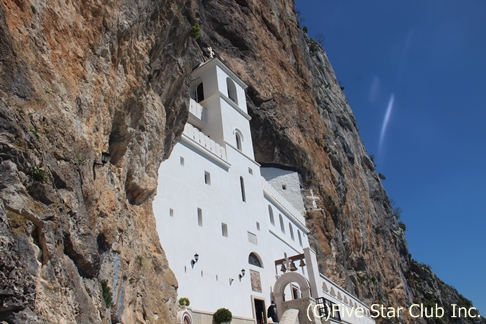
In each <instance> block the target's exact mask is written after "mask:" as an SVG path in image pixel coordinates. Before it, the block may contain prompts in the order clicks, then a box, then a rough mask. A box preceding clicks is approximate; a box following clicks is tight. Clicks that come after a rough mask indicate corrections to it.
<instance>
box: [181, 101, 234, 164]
mask: <svg viewBox="0 0 486 324" xmlns="http://www.w3.org/2000/svg"><path fill="white" fill-rule="evenodd" d="M191 100H192V99H191ZM184 134H185V135H186V136H187V137H189V138H190V139H192V140H193V141H194V142H196V143H197V144H199V145H200V146H202V147H204V148H205V149H206V150H208V151H209V152H211V153H213V154H214V155H216V156H217V157H219V158H220V159H223V160H224V161H227V159H226V150H225V148H224V147H222V146H221V145H219V144H218V143H216V142H215V141H213V140H212V139H211V138H209V136H207V135H206V134H204V133H203V132H201V131H200V130H199V129H197V128H196V127H194V126H192V125H191V124H189V123H187V124H186V126H185V127H184Z"/></svg>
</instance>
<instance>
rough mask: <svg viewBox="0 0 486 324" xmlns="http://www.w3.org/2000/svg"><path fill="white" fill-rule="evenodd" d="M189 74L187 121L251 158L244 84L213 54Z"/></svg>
mask: <svg viewBox="0 0 486 324" xmlns="http://www.w3.org/2000/svg"><path fill="white" fill-rule="evenodd" d="M192 76H193V78H194V79H193V81H192V83H191V86H190V93H191V109H190V111H191V114H190V118H189V122H190V123H191V124H193V125H194V126H196V127H197V128H199V130H200V131H202V132H203V133H204V134H206V135H208V136H209V137H210V138H211V139H212V140H214V141H215V142H216V143H218V144H219V145H221V146H222V147H225V148H226V147H227V146H228V145H229V146H231V147H233V148H235V149H236V150H238V151H240V152H241V153H243V154H244V155H246V156H247V157H249V158H250V159H252V160H253V159H254V154H253V145H252V142H251V133H250V123H249V121H250V119H251V117H250V116H249V115H248V111H247V107H246V97H245V89H246V88H247V86H246V84H244V83H243V81H241V79H240V78H238V77H237V76H236V75H235V74H234V73H233V72H231V71H230V70H229V69H228V68H227V67H226V66H225V65H224V64H223V63H222V62H221V61H220V60H218V59H217V58H215V59H212V60H211V61H208V62H206V63H205V64H204V65H202V66H200V67H198V68H197V69H196V70H194V72H193V73H192ZM199 111H200V112H199Z"/></svg>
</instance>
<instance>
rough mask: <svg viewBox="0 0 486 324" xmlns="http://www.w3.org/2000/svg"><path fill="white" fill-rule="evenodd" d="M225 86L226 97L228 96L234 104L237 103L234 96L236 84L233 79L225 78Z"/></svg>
mask: <svg viewBox="0 0 486 324" xmlns="http://www.w3.org/2000/svg"><path fill="white" fill-rule="evenodd" d="M226 87H227V88H228V98H230V99H231V101H233V102H234V103H235V104H238V100H237V97H236V86H235V83H234V82H233V80H231V79H230V78H226Z"/></svg>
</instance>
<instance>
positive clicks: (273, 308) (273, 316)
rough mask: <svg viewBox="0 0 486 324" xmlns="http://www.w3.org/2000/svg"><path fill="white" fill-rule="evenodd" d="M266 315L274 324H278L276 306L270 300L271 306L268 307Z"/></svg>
mask: <svg viewBox="0 0 486 324" xmlns="http://www.w3.org/2000/svg"><path fill="white" fill-rule="evenodd" d="M267 315H268V317H270V318H271V319H272V321H273V322H274V323H278V316H277V305H275V302H274V301H273V300H272V304H271V305H270V306H268V310H267Z"/></svg>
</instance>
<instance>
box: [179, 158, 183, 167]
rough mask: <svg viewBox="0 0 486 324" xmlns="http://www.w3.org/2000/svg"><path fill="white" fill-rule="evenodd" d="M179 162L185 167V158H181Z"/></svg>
mask: <svg viewBox="0 0 486 324" xmlns="http://www.w3.org/2000/svg"><path fill="white" fill-rule="evenodd" d="M179 161H180V163H181V165H182V166H184V157H182V156H181V158H180V160H179Z"/></svg>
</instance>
